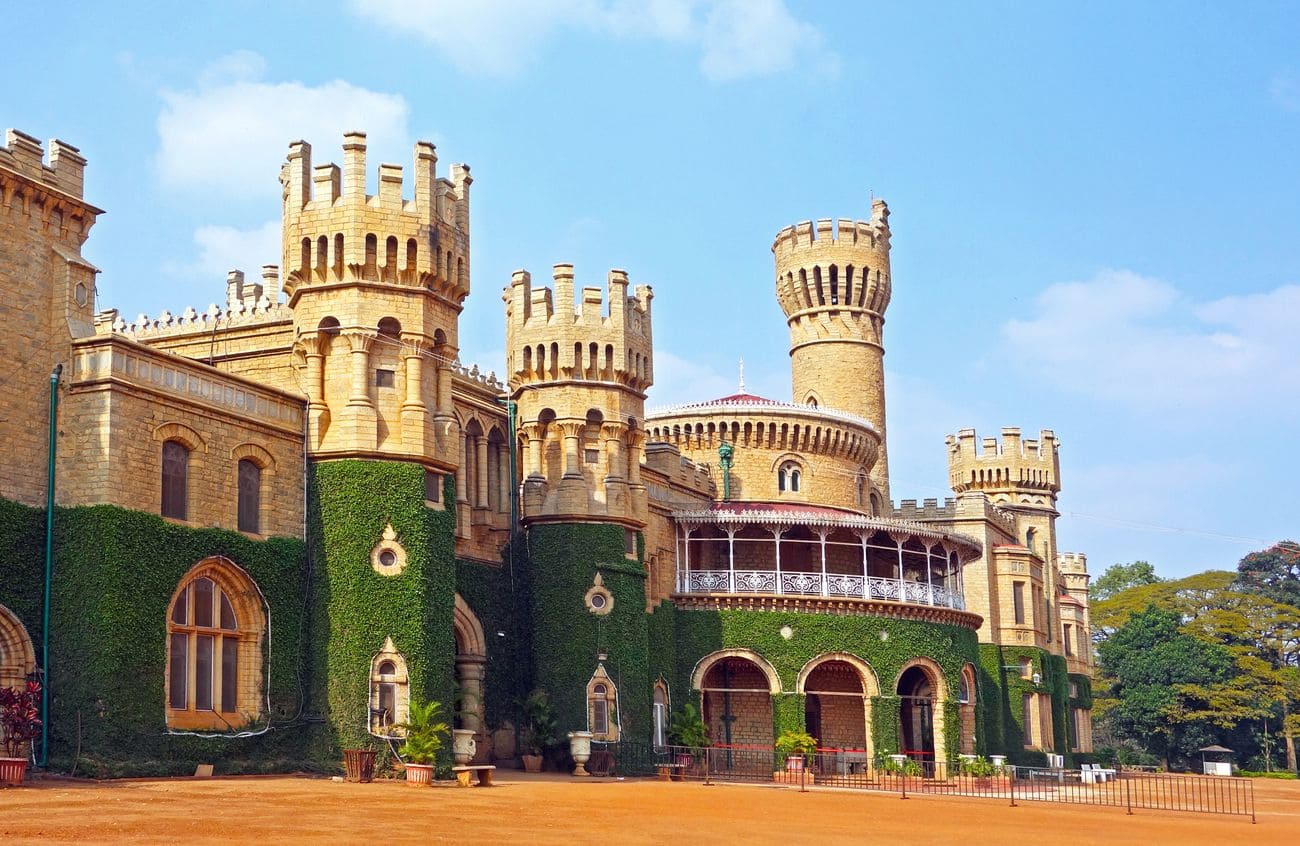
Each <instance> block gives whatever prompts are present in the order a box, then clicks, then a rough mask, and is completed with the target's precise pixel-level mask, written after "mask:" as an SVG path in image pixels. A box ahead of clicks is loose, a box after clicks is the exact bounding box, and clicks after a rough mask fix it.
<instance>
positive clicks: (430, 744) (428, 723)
mask: <svg viewBox="0 0 1300 846" xmlns="http://www.w3.org/2000/svg"><path fill="white" fill-rule="evenodd" d="M441 710H442V705H441V704H439V703H438V702H434V701H432V700H430V701H429V702H426V703H424V704H423V705H421V704H420V703H418V702H412V703H411V707H410V712H409V715H408V716H407V718H406V722H405V723H402V724H401V726H399V728H401V729H402V730H403V731H404V732H405V733H406V740H405V741H404V742H403V743H402V745H401V747H400V748H399V749H398V750H397V753H398V755H400V756H401V758H402V763H403V764H405V766H406V783H407V784H409V785H411V786H413V787H419V786H422V785H428V784H431V783H432V782H433V767H434V763H435V761H436V760H437V758H438V750H440V749H442V740H443V738H444V737H445V736H446V734H447V724H446V723H444V722H443V721H442V720H440V719H439V718H438V712H439V711H441Z"/></svg>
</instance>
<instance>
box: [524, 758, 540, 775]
mask: <svg viewBox="0 0 1300 846" xmlns="http://www.w3.org/2000/svg"><path fill="white" fill-rule="evenodd" d="M519 757H520V759H522V760H523V762H524V772H526V773H540V772H541V771H542V756H541V755H520V756H519Z"/></svg>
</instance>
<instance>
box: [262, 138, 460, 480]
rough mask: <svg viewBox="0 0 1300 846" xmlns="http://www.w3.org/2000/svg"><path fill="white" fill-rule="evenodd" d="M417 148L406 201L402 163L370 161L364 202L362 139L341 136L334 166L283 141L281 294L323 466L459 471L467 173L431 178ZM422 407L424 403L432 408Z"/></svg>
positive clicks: (430, 166)
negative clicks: (457, 410)
mask: <svg viewBox="0 0 1300 846" xmlns="http://www.w3.org/2000/svg"><path fill="white" fill-rule="evenodd" d="M437 163H438V157H437V154H436V152H435V150H434V147H433V145H432V144H430V143H428V142H426V141H421V142H419V143H417V144H416V145H415V186H414V197H413V198H412V199H404V198H403V196H402V168H401V167H400V166H398V165H392V164H381V165H380V166H379V193H378V195H368V194H367V193H366V136H365V133H361V132H350V133H348V134H346V135H345V136H344V143H343V168H342V170H341V171H340V168H339V167H338V165H335V164H323V165H317V166H316V167H313V166H312V161H311V146H310V145H309V144H307V143H305V142H303V141H296V142H294V143H293V144H290V145H289V157H288V161H287V162H286V163H285V164H284V166H283V168H282V171H281V176H280V181H281V183H282V184H283V187H284V229H283V233H284V236H283V265H282V266H283V267H284V269H285V272H284V293H285V296H286V298H287V300H288V305H289V307H290V308H291V309H293V315H294V327H295V331H296V333H297V338H298V343H299V346H298V351H299V352H300V354H301V356H302V359H301V361H302V365H303V366H304V368H305V371H306V372H305V375H304V376H303V388H304V392H305V393H306V394H307V395H308V397H309V399H310V404H309V407H308V418H309V426H310V432H309V442H308V446H309V448H310V449H311V450H312V452H313V453H314V454H315V455H317V456H319V457H331V456H345V455H367V456H375V455H377V454H378V455H383V456H392V457H399V458H401V457H404V458H411V459H419V460H423V461H425V463H432V464H436V465H440V466H442V467H443V468H444V469H446V470H449V471H454V470H455V465H456V460H457V459H456V456H457V449H456V444H457V437H456V436H457V427H456V419H455V414H454V412H453V410H452V395H451V373H452V371H451V365H452V364H453V363H454V361H455V359H456V353H457V334H456V329H457V320H458V318H459V315H460V311H461V308H462V303H463V302H464V300H465V297H466V296H467V295H468V294H469V288H470V286H469V186H470V182H471V179H470V175H469V167H468V166H466V165H455V166H453V167H452V172H451V176H452V178H451V179H450V180H447V179H440V178H438V176H437V173H436V168H437ZM429 399H432V404H433V407H432V408H430V407H429Z"/></svg>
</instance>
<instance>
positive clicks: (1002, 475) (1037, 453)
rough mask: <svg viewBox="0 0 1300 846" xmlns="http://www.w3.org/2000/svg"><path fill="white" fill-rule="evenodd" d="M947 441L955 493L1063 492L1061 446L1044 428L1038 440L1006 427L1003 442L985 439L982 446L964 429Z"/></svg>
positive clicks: (973, 431)
mask: <svg viewBox="0 0 1300 846" xmlns="http://www.w3.org/2000/svg"><path fill="white" fill-rule="evenodd" d="M945 441H946V443H947V444H948V472H949V476H950V479H951V482H952V488H953V490H955V491H959V492H960V491H963V490H968V489H978V490H986V491H1001V492H1008V491H1012V490H1029V491H1035V492H1039V493H1042V492H1048V493H1051V494H1052V495H1055V494H1056V493H1057V492H1059V491H1060V489H1061V485H1060V475H1061V464H1060V457H1059V455H1058V454H1057V449H1058V447H1059V443H1058V441H1057V440H1056V435H1055V434H1054V433H1053V432H1052V430H1051V429H1043V430H1042V431H1041V432H1040V433H1039V437H1038V438H1037V439H1034V438H1026V439H1023V440H1022V439H1021V437H1020V430H1019V429H1017V428H1015V427H1007V428H1005V429H1003V430H1002V438H1001V440H1000V441H999V440H998V439H997V438H984V439H983V441H982V443H980V442H977V440H976V437H975V430H974V429H962V430H961V431H959V432H958V433H957V434H956V435H955V436H954V435H949V436H948V437H947V438H946V439H945Z"/></svg>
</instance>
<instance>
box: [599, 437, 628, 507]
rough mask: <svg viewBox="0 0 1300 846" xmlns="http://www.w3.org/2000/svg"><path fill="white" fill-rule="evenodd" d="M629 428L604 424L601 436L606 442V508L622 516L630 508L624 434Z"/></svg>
mask: <svg viewBox="0 0 1300 846" xmlns="http://www.w3.org/2000/svg"><path fill="white" fill-rule="evenodd" d="M626 430H627V426H626V425H625V424H623V423H604V424H602V425H601V427H600V435H601V437H602V438H603V439H604V441H605V471H606V472H605V480H604V484H605V507H606V509H607V511H608V513H609V514H611V515H613V516H621V515H624V514H626V513H627V511H628V508H629V505H630V503H629V501H628V492H627V480H626V479H624V478H623V472H624V471H625V470H626V469H627V461H625V460H624V458H623V434H624V432H625V431H626Z"/></svg>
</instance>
